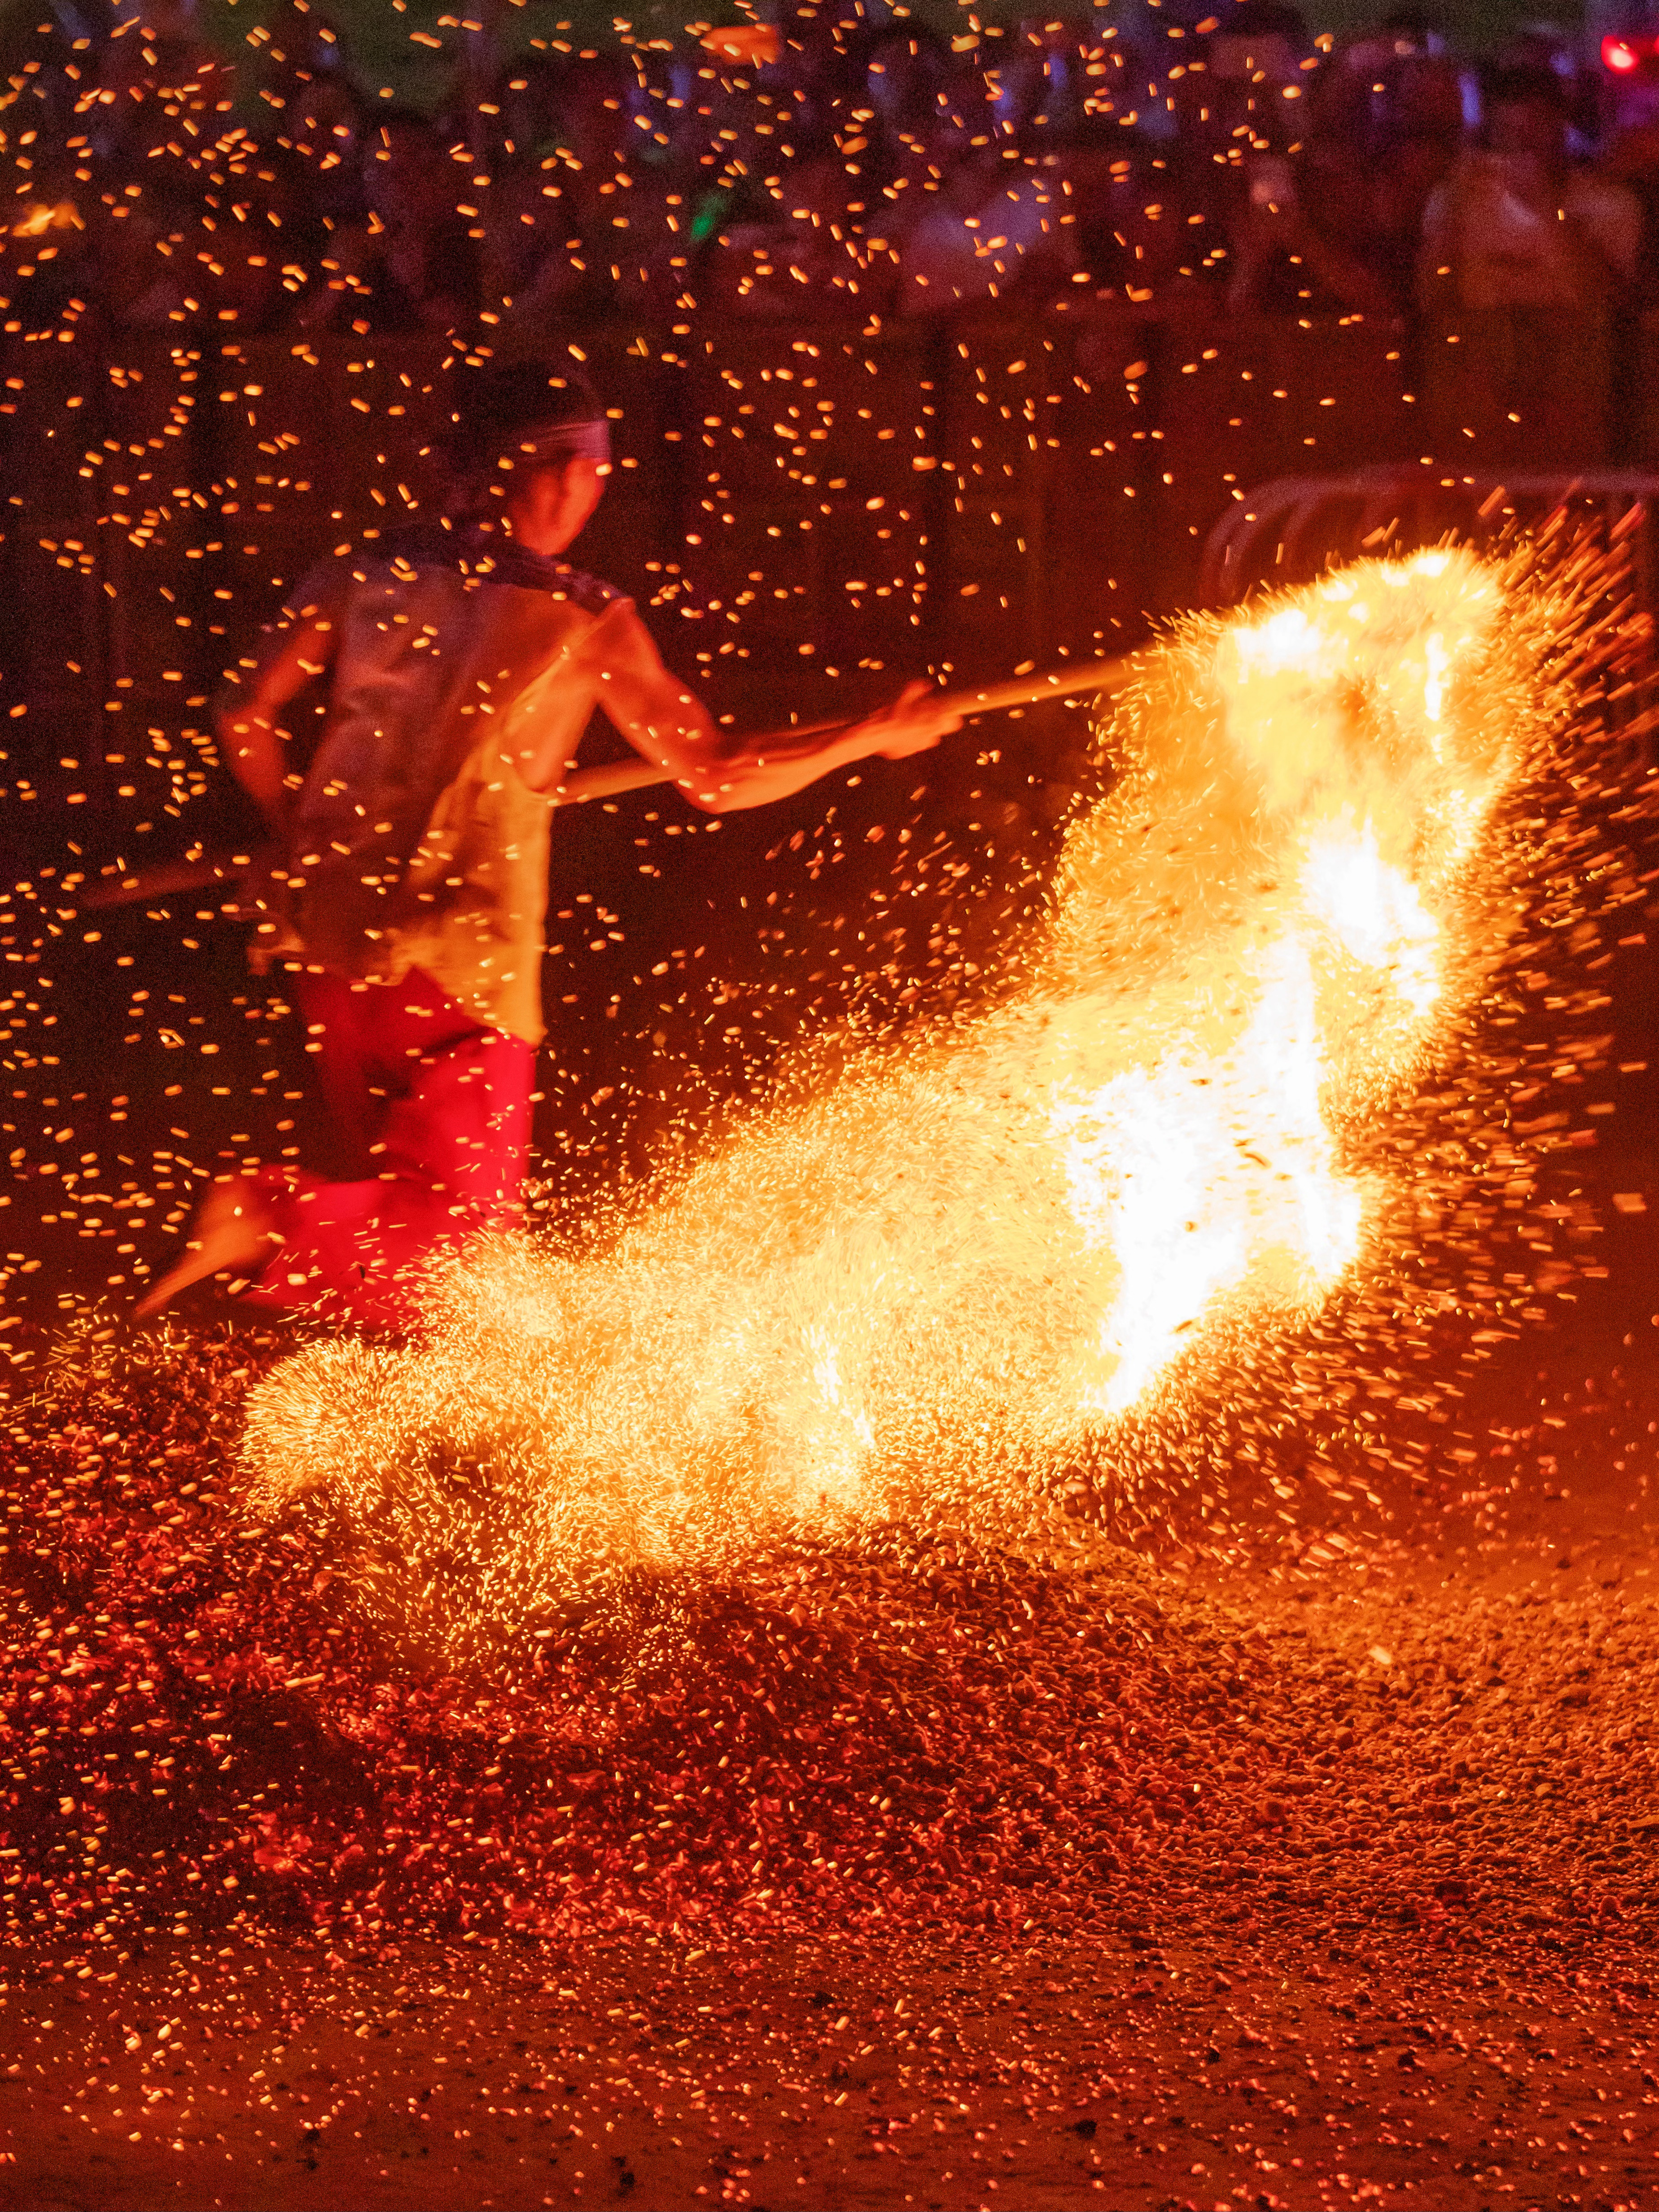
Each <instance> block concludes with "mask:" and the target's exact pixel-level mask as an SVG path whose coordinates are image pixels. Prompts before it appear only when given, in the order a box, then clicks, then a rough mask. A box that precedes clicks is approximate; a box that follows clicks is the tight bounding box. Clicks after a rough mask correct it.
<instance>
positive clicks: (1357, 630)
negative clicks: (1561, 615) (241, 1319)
mask: <svg viewBox="0 0 1659 2212" xmlns="http://www.w3.org/2000/svg"><path fill="white" fill-rule="evenodd" d="M1536 615H1537V603H1536V602H1535V601H1534V599H1531V598H1530V597H1529V596H1528V594H1526V593H1524V592H1521V591H1520V589H1519V588H1518V587H1517V586H1513V585H1512V584H1511V583H1510V581H1509V580H1506V578H1505V575H1504V573H1503V572H1501V571H1499V570H1498V569H1496V568H1492V567H1491V566H1488V565H1486V564H1483V563H1482V562H1480V561H1478V560H1477V559H1476V558H1475V557H1474V556H1472V555H1469V554H1467V553H1462V552H1452V551H1448V550H1440V551H1436V552H1431V553H1425V554H1419V555H1418V556H1415V557H1413V559H1411V560H1409V561H1407V562H1399V563H1385V562H1369V563H1364V564H1362V565H1360V566H1358V567H1356V568H1351V569H1348V570H1346V571H1344V572H1342V573H1340V574H1336V575H1334V576H1332V577H1329V578H1328V579H1326V580H1324V581H1322V583H1320V584H1318V585H1316V586H1310V587H1307V588H1305V589H1302V590H1298V591H1296V592H1288V593H1285V594H1283V595H1281V596H1280V597H1279V598H1278V599H1274V600H1273V601H1271V602H1268V603H1267V604H1266V605H1263V606H1261V607H1258V608H1256V609H1254V610H1251V611H1248V612H1247V613H1246V614H1245V615H1243V616H1240V617H1236V618H1234V619H1233V620H1231V621H1230V622H1227V623H1221V622H1218V621H1216V620H1213V619H1210V618H1195V619H1194V620H1192V621H1191V622H1189V623H1187V624H1186V625H1184V626H1183V627H1182V629H1179V630H1178V631H1177V632H1176V633H1175V634H1174V635H1172V636H1171V637H1170V639H1169V640H1168V641H1166V642H1165V643H1164V644H1163V645H1162V646H1161V647H1159V648H1158V650H1157V651H1156V652H1155V653H1152V654H1150V655H1149V656H1148V658H1147V661H1146V668H1145V671H1144V674H1143V677H1142V679H1141V681H1140V683H1139V685H1138V687H1137V688H1136V689H1135V690H1134V691H1133V692H1132V693H1131V694H1130V695H1129V696H1128V697H1127V700H1126V701H1125V702H1122V704H1121V708H1120V711H1119V714H1118V717H1117V720H1116V722H1115V727H1114V735H1113V748H1114V750H1115V752H1116V753H1118V754H1119V755H1120V756H1121V757H1127V766H1126V769H1125V773H1124V774H1123V775H1122V776H1121V780H1120V781H1119V783H1118V784H1117V786H1116V787H1115V790H1114V791H1113V792H1112V793H1111V794H1110V796H1109V798H1108V799H1105V800H1104V801H1103V803H1102V804H1100V805H1098V806H1097V807H1096V808H1095V809H1094V810H1093V811H1091V813H1089V814H1088V815H1087V816H1086V817H1084V818H1082V819H1080V820H1079V822H1078V823H1077V824H1076V825H1075V827H1074V829H1073V832H1072V834H1071V836H1070V838H1069V840H1068V842H1067V846H1066V853H1065V855H1064V858H1063V862H1062V866H1061V868H1060V874H1059V878H1058V880H1057V883H1056V885H1055V889H1054V895H1053V898H1052V901H1051V903H1050V908H1049V911H1048V915H1046V917H1045V918H1044V920H1043V921H1042V925H1041V927H1040V928H1039V930H1038V932H1037V934H1036V939H1035V941H1034V942H1033V943H1032V944H1031V945H1029V946H1028V947H1026V948H1025V949H1024V951H1022V952H1021V953H1020V954H1019V955H1018V964H1017V967H1016V969H1015V970H1014V971H1013V972H1012V974H1011V975H1010V977H1009V988H1008V990H1007V992H1006V995H1005V997H1004V999H1003V1001H1002V1003H1000V1005H998V1006H994V1008H992V1009H991V1010H989V1011H987V1012H984V1013H983V1014H981V1016H979V1017H978V1018H975V1019H974V1020H972V1021H970V1022H963V1023H958V1024H955V1025H949V1026H945V1027H941V1028H940V1029H939V1030H935V1031H933V1032H932V1033H930V1034H927V1035H925V1036H920V1037H912V1038H911V1039H909V1040H908V1042H906V1043H905V1044H904V1045H903V1046H902V1048H874V1047H872V1048H868V1049H867V1050H866V1051H865V1052H864V1053H863V1054H861V1055H855V1056H854V1058H853V1060H852V1061H851V1063H850V1065H847V1064H844V1065H843V1066H842V1069H841V1071H840V1072H839V1073H837V1074H836V1076H835V1077H834V1078H833V1079H825V1080H824V1081H823V1083H822V1084H821V1085H818V1086H817V1087H816V1088H814V1087H812V1086H811V1085H806V1086H805V1096H806V1098H807V1103H805V1104H800V1103H790V1104H775V1105H773V1106H772V1107H770V1108H769V1109H764V1110H761V1111H757V1113H756V1115H754V1117H753V1118H752V1120H751V1121H750V1123H749V1124H748V1126H747V1127H746V1128H745V1129H744V1130H743V1131H742V1132H741V1133H739V1134H738V1136H737V1137H736V1138H735V1139H732V1141H730V1142H729V1143H728V1144H727V1145H726V1146H725V1147H724V1148H723V1149H722V1150H721V1151H720V1152H719V1153H718V1154H717V1155H716V1156H714V1157H712V1158H708V1159H707V1160H706V1161H705V1162H703V1163H702V1164H701V1165H700V1166H698V1167H696V1169H695V1170H693V1171H692V1172H690V1174H689V1175H687V1176H684V1177H683V1178H682V1179H681V1180H680V1181H679V1182H678V1183H677V1184H675V1185H673V1186H671V1187H664V1188H661V1189H660V1190H659V1192H658V1193H657V1194H655V1195H654V1197H653V1199H652V1200H651V1201H650V1202H649V1203H647V1205H646V1206H643V1207H642V1208H641V1209H640V1210H638V1211H636V1212H635V1213H634V1214H633V1215H632V1216H631V1218H628V1219H627V1220H626V1221H624V1222H622V1223H621V1224H620V1225H618V1226H617V1230H616V1232H615V1233H614V1235H613V1236H612V1237H611V1240H610V1241H609V1243H608V1244H605V1245H604V1246H602V1247H600V1248H598V1249H586V1250H584V1252H583V1253H582V1254H581V1255H580V1256H570V1255H568V1253H562V1252H561V1251H560V1250H559V1249H556V1246H555V1245H554V1243H552V1242H551V1241H550V1240H546V1239H540V1238H535V1237H529V1236H526V1237H502V1238H495V1239H492V1240H489V1241H488V1242H485V1243H481V1244H480V1245H478V1246H477V1247H475V1248H474V1249H473V1250H472V1251H471V1253H470V1255H468V1257H467V1259H466V1261H465V1264H463V1265H462V1266H460V1267H457V1268H455V1269H454V1270H453V1271H452V1272H451V1273H448V1274H447V1276H445V1277H443V1278H442V1279H438V1280H435V1282H434V1284H433V1285H432V1287H431V1294H430V1303H429V1327H428V1330H427V1332H426V1333H425V1334H423V1335H422V1337H421V1338H420V1339H419V1340H416V1341H415V1342H413V1343H410V1344H409V1345H407V1346H399V1347H395V1348H394V1347H388V1346H374V1345H370V1344H366V1343H356V1342H350V1341H345V1342H328V1343H320V1344H318V1345H316V1346H313V1347H312V1348H310V1349H308V1350H307V1351H304V1352H301V1353H299V1354H297V1355H296V1356H295V1358H291V1359H289V1360H288V1361H287V1362H286V1363H284V1364H283V1366H282V1367H280V1368H279V1369H278V1370H276V1373H275V1374H274V1375H273V1376H271V1377H270V1378H269V1379H268V1380H267V1381H266V1382H265V1383H263V1384H262V1385H261V1386H260V1387H259V1388H258V1390H257V1391H256V1392H255V1393H254V1394H253V1395H252V1400H251V1401H250V1417H249V1425H248V1431H247V1436H246V1462H247V1466H248V1469H249V1472H250V1476H251V1483H252V1501H253V1503H254V1504H255V1505H256V1507H257V1509H258V1510H260V1511H261V1512H264V1513H270V1512H272V1511H274V1510H278V1509H280V1508H281V1507H282V1506H283V1504H285V1503H287V1502H289V1501H291V1500H293V1499H295V1498H297V1497H299V1496H300V1495H301V1493H306V1492H325V1493H326V1495H327V1497H328V1498H330V1499H331V1502H332V1504H333V1505H334V1507H335V1508H336V1509H337V1510H340V1511H342V1512H343V1514H344V1515H345V1516H346V1518H347V1521H348V1522H349V1524H350V1525H351V1526H352V1527H353V1528H355V1529H356V1532H357V1534H359V1535H360V1536H361V1537H362V1539H363V1541H364V1544H365V1547H366V1548H365V1549H364V1550H363V1552H362V1560H363V1562H364V1572H365V1575H366V1577H368V1580H369V1582H370V1583H374V1584H375V1585H376V1586H377V1587H379V1588H380V1589H381V1590H382V1592H383V1593H384V1595H385V1601H386V1602H387V1603H389V1604H390V1603H394V1602H395V1604H396V1605H398V1606H399V1607H407V1606H409V1605H410V1604H411V1603H414V1602H416V1601H417V1600H420V1599H422V1598H424V1601H426V1603H427V1604H428V1605H429V1606H431V1605H435V1606H436V1607H437V1613H438V1617H439V1619H440V1621H441V1626H442V1628H443V1630H444V1632H445V1633H446V1634H447V1635H451V1636H455V1635H461V1634H464V1633H465V1632H467V1631H468V1630H470V1629H471V1628H474V1627H477V1626H482V1625H484V1624H492V1623H495V1624H499V1623H506V1622H510V1621H513V1620H523V1619H525V1618H526V1617H535V1616H538V1615H540V1614H543V1613H548V1612H550V1611H553V1612H556V1611H558V1610H560V1609H561V1608H563V1607H568V1605H569V1604H570V1603H571V1602H572V1601H580V1600H581V1599H583V1598H584V1597H586V1596H591V1595H594V1594H595V1593H596V1592H597V1591H598V1590H599V1589H601V1588H604V1587H607V1586H609V1587H614V1586H615V1581H616V1577H617V1575H618V1574H619V1573H621V1574H622V1575H623V1576H624V1577H626V1576H627V1574H628V1573H629V1572H631V1571H639V1570H650V1569H665V1568H671V1567H676V1566H687V1565H697V1564H698V1563H706V1562H708V1561H711V1560H713V1559H715V1558H717V1557H721V1556H726V1557H729V1556H730V1554H731V1553H732V1552H733V1551H734V1550H740V1549H741V1548H742V1547H744V1546H747V1545H749V1544H751V1543H753V1542H755V1541H759V1540H762V1539H770V1538H774V1537H775V1536H777V1535H778V1534H780V1533H781V1532H784V1531H787V1529H789V1528H792V1527H793V1528H801V1527H803V1526H805V1527H809V1528H817V1529H818V1530H820V1531H824V1532H828V1531H832V1530H835V1529H836V1528H848V1527H851V1526H856V1525H858V1524H860V1523H867V1522H873V1521H878V1520H884V1519H889V1518H891V1517H894V1516H910V1517H913V1518H941V1517H942V1518H945V1519H949V1520H952V1521H954V1522H957V1524H961V1523H963V1522H977V1523H978V1524H979V1525H981V1527H982V1528H986V1527H992V1526H998V1525H1000V1526H1006V1525H1007V1523H1008V1522H1009V1521H1010V1519H1011V1518H1012V1519H1015V1520H1018V1517H1019V1516H1021V1515H1022V1514H1024V1513H1025V1512H1026V1511H1027V1510H1030V1504H1031V1503H1032V1501H1033V1500H1034V1499H1037V1498H1041V1497H1042V1495H1043V1493H1044V1492H1045V1488H1046V1487H1047V1486H1048V1479H1050V1478H1053V1477H1054V1476H1056V1475H1057V1474H1058V1473H1059V1471H1060V1469H1061V1468H1064V1467H1066V1465H1067V1464H1068V1463H1070V1462H1073V1460H1075V1459H1076V1458H1077V1457H1078V1456H1079V1455H1080V1454H1084V1453H1088V1454H1091V1455H1094V1456H1096V1457H1100V1456H1102V1455H1103V1456H1104V1458H1105V1459H1106V1461H1107V1462H1110V1459H1111V1456H1112V1454H1113V1451H1114V1449H1115V1438H1121V1437H1123V1436H1125V1435H1126V1434H1130V1433H1132V1432H1133V1430H1134V1428H1135V1425H1136V1424H1137V1423H1138V1422H1139V1420H1140V1419H1142V1417H1144V1416H1145V1415H1146V1413H1147V1412H1148V1411H1149V1409H1151V1408H1152V1407H1154V1406H1155V1405H1157V1404H1158V1403H1159V1402H1160V1401H1167V1400H1168V1399H1169V1398H1170V1396H1171V1395H1173V1394H1178V1393H1179V1392H1181V1391H1182V1390H1183V1389H1189V1388H1190V1387H1191V1385H1192V1382H1193V1379H1194V1377H1195V1376H1201V1375H1202V1373H1203V1370H1204V1361H1205V1354H1206V1348H1207V1347H1211V1346H1214V1345H1216V1344H1218V1343H1219V1342H1221V1341H1222V1340H1225V1339H1226V1338H1229V1337H1231V1338H1233V1339H1236V1338H1237V1333H1238V1332H1239V1331H1240V1330H1241V1329H1243V1330H1258V1331H1259V1330H1261V1329H1265V1328H1285V1327H1288V1326H1291V1325H1292V1324H1293V1323H1294V1322H1297V1320H1298V1319H1300V1318H1303V1317H1305V1316H1308V1315H1309V1314H1310V1313H1311V1312H1312V1311H1313V1310H1315V1309H1316V1307H1317V1306H1318V1304H1320V1302H1321V1301H1322V1299H1323V1298H1325V1297H1327V1296H1328V1294H1329V1293H1330V1291H1332V1290H1333V1288H1334V1286H1335V1285H1337V1284H1339V1283H1340V1282H1341V1281H1342V1280H1343V1279H1344V1278H1345V1277H1346V1276H1348V1275H1350V1274H1351V1273H1352V1271H1353V1270H1355V1269H1356V1268H1357V1267H1363V1266H1364V1265H1366V1264H1367V1263H1368V1261H1369V1260H1370V1259H1371V1258H1373V1257H1375V1256H1376V1244H1377V1240H1378V1238H1379V1236H1380V1235H1381V1233H1382V1225H1383V1222H1384V1221H1385V1219H1386V1218H1387V1216H1388V1212H1389V1199H1390V1192H1389V1188H1388V1187H1387V1185H1386V1182H1385V1181H1384V1179H1383V1176H1382V1175H1381V1174H1380V1172H1379V1171H1376V1170H1362V1168H1361V1167H1360V1166H1358V1165H1357V1164H1355V1163H1356V1162H1357V1160H1358V1157H1359V1152H1360V1148H1359V1147H1358V1146H1356V1145H1355V1144H1354V1142H1353V1141H1352V1140H1353V1138H1354V1134H1355V1133H1356V1131H1358V1130H1359V1129H1360V1128H1361V1127H1363V1125H1364V1122H1365V1121H1366V1119H1367V1117H1370V1116H1372V1115H1375V1113H1376V1110H1377V1109H1379V1108H1380V1107H1381V1106H1382V1105H1383V1103H1385V1102H1386V1101H1387V1100H1388V1099H1389V1097H1391V1096H1395V1097H1397V1096H1398V1095H1400V1094H1401V1092H1402V1091H1403V1090H1404V1089H1406V1088H1407V1086H1409V1085H1411V1084H1412V1083H1413V1081H1414V1079H1417V1078H1418V1077H1419V1075H1420V1073H1421V1072H1422V1070H1423V1068H1424V1067H1425V1065H1426V1061H1427V1058H1428V1055H1429V1054H1431V1051H1432V1050H1433V1048H1434V1047H1435V1045H1436V1042H1437V1039H1443V1038H1444V1036H1446V1035H1447V1034H1448V1033H1449V1029H1450V1027H1451V1025H1453V1024H1455V1022H1456V1021H1457V1019H1458V1018H1459V1017H1460V1015H1461V1014H1462V1012H1464V1010H1466V1008H1467V1007H1468V1004H1469V1001H1470V996H1471V994H1472V992H1473V991H1474V987H1476V985H1477V984H1478V983H1479V981H1480V978H1481V976H1482V975H1483V974H1484V973H1485V972H1486V963H1487V961H1488V960H1489V958H1490V957H1491V954H1492V951H1493V950H1495V947H1496V943H1497V939H1498V931H1497V929H1496V927H1495V921H1494V917H1495V915H1496V914H1497V912H1498V900H1499V898H1500V897H1501V892H1502V877H1503V868H1502V866H1501V864H1500V860H1499V857H1498V855H1497V854H1495V853H1494V851H1493V850H1492V849H1491V848H1492V844H1493V840H1492V835H1491V824H1492V821H1493V818H1494V813H1495V810H1496V808H1497V806H1498V802H1499V800H1500V799H1502V797H1503V795H1504V793H1505V791H1506V790H1507V789H1508V788H1509V787H1510V786H1511V785H1512V783H1513V782H1514V781H1515V780H1516V777H1517V776H1518V775H1520V774H1521V773H1522V770H1523V769H1524V768H1525V767H1526V765H1527V763H1528V757H1529V755H1530V750H1531V747H1532V745H1533V743H1534V734H1535V732H1536V731H1537V729H1538V728H1539V727H1540V726H1541V711H1542V698H1543V687H1542V684H1541V680H1540V678H1538V676H1537V673H1536V668H1535V661H1536V656H1537V652H1538V641H1539V639H1540V638H1541V635H1542V634H1543V625H1542V623H1541V621H1539V620H1538V619H1536V618H1535V617H1536ZM801 1091H802V1086H801V1085H799V1084H798V1085H796V1093H797V1095H798V1096H799V1095H800V1093H801ZM440 1586H441V1596H440V1595H435V1594H436V1593H438V1592H439V1591H440Z"/></svg>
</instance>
